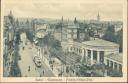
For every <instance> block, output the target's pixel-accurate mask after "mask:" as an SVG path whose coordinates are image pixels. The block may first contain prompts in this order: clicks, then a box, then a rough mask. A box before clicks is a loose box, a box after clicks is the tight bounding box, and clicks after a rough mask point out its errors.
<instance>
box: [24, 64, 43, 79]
mask: <svg viewBox="0 0 128 83" xmlns="http://www.w3.org/2000/svg"><path fill="white" fill-rule="evenodd" d="M35 70H37V69H36V67H35ZM30 71H31V67H30V66H28V72H30ZM44 73H45V72H44V70H43V71H42V73H40V77H42V74H43V75H44ZM26 77H27V76H26Z"/></svg>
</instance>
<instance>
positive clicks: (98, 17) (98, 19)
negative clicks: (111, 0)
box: [97, 13, 100, 21]
mask: <svg viewBox="0 0 128 83" xmlns="http://www.w3.org/2000/svg"><path fill="white" fill-rule="evenodd" d="M97 21H100V14H99V13H98V15H97Z"/></svg>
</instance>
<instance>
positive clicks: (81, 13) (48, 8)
mask: <svg viewBox="0 0 128 83" xmlns="http://www.w3.org/2000/svg"><path fill="white" fill-rule="evenodd" d="M95 1H96V0H73V1H72V0H6V1H3V3H2V7H3V10H2V11H3V14H4V15H7V14H8V13H9V12H10V10H11V11H12V12H13V15H14V16H15V17H35V18H55V19H61V17H62V16H63V17H64V19H69V20H73V19H74V18H75V17H76V18H77V19H80V20H90V19H94V20H95V19H96V18H97V14H98V13H99V14H100V17H101V20H122V19H123V18H122V17H123V5H122V2H121V1H122V0H116V1H115V0H111V1H110V0H97V2H95ZM104 1H107V2H104Z"/></svg>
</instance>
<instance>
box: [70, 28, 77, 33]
mask: <svg viewBox="0 0 128 83" xmlns="http://www.w3.org/2000/svg"><path fill="white" fill-rule="evenodd" d="M70 32H74V33H77V30H76V29H72V30H71V29H68V33H70Z"/></svg>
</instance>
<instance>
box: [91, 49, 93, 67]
mask: <svg viewBox="0 0 128 83" xmlns="http://www.w3.org/2000/svg"><path fill="white" fill-rule="evenodd" d="M91 65H93V50H91Z"/></svg>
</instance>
